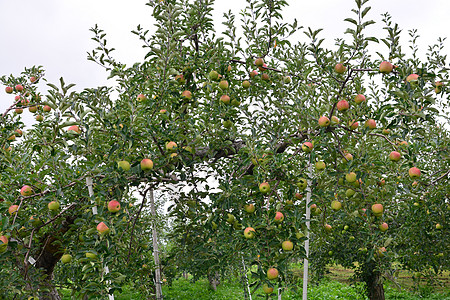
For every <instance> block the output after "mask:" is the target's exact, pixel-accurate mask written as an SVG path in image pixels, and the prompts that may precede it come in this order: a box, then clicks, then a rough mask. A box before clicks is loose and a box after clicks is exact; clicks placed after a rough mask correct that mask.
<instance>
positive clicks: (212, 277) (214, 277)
mask: <svg viewBox="0 0 450 300" xmlns="http://www.w3.org/2000/svg"><path fill="white" fill-rule="evenodd" d="M208 280H209V286H210V287H211V289H212V290H213V291H214V292H215V291H217V286H218V285H219V284H220V274H219V272H218V271H214V272H212V271H210V272H208Z"/></svg>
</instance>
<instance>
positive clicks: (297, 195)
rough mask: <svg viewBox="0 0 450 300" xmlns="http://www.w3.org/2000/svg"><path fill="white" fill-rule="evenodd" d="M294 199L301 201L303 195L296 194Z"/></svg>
mask: <svg viewBox="0 0 450 300" xmlns="http://www.w3.org/2000/svg"><path fill="white" fill-rule="evenodd" d="M294 197H295V199H297V200H301V199H302V198H303V195H302V194H300V193H295V195H294Z"/></svg>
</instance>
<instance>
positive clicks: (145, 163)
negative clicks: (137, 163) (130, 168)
mask: <svg viewBox="0 0 450 300" xmlns="http://www.w3.org/2000/svg"><path fill="white" fill-rule="evenodd" d="M151 169H153V161H152V160H151V159H149V158H144V159H143V160H141V170H142V171H144V172H145V171H150V170H151Z"/></svg>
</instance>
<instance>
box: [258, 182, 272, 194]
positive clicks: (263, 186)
mask: <svg viewBox="0 0 450 300" xmlns="http://www.w3.org/2000/svg"><path fill="white" fill-rule="evenodd" d="M259 191H260V192H261V193H263V194H267V193H268V192H270V185H269V183H268V182H263V183H261V184H260V185H259Z"/></svg>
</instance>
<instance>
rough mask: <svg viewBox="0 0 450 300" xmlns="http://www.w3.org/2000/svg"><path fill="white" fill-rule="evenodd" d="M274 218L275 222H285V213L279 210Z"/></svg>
mask: <svg viewBox="0 0 450 300" xmlns="http://www.w3.org/2000/svg"><path fill="white" fill-rule="evenodd" d="M273 220H274V222H275V223H278V224H279V223H281V222H283V220H284V215H283V213H282V212H279V211H277V212H276V213H275V218H273Z"/></svg>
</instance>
